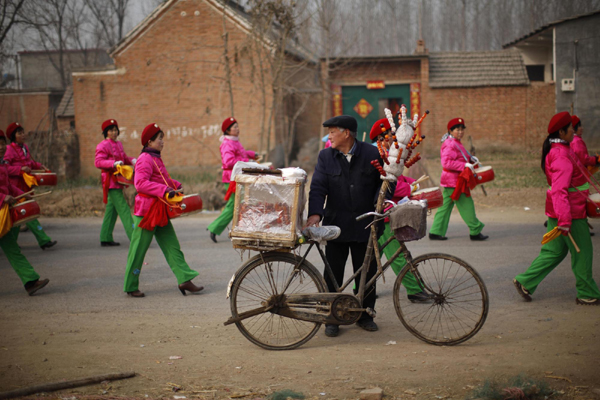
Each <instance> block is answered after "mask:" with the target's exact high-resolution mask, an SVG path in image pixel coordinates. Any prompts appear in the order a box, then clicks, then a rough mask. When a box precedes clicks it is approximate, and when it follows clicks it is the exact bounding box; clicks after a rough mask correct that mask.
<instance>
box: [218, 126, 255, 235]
mask: <svg viewBox="0 0 600 400" xmlns="http://www.w3.org/2000/svg"><path fill="white" fill-rule="evenodd" d="M221 130H222V131H223V136H221V138H220V139H219V140H220V141H221V147H220V149H221V160H222V163H223V165H222V168H223V183H224V184H225V185H227V189H228V190H227V191H228V195H230V197H229V199H228V200H227V204H226V205H225V208H224V209H223V211H222V212H221V215H219V216H218V217H217V219H215V220H214V221H213V222H212V223H211V224H210V225H209V226H208V231H209V232H210V239H211V240H212V241H213V242H215V243H217V236H219V235H220V234H221V233H222V232H223V231H224V230H225V228H226V227H227V225H228V224H229V223H230V222H231V220H232V219H233V206H234V204H235V196H232V195H231V193H230V192H231V191H233V189H234V188H232V187H231V185H232V183H231V170H232V169H233V166H234V165H235V163H236V162H238V161H248V160H255V159H256V158H257V155H256V153H255V152H254V151H249V150H246V149H244V146H242V144H241V143H240V141H239V135H240V127H239V125H238V123H237V121H236V120H235V118H233V117H229V118H227V119H225V121H223V123H222V124H221ZM233 184H235V182H234V183H233Z"/></svg>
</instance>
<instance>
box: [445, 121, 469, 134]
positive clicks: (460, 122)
mask: <svg viewBox="0 0 600 400" xmlns="http://www.w3.org/2000/svg"><path fill="white" fill-rule="evenodd" d="M456 125H462V126H465V120H464V119H463V118H452V119H451V120H450V122H448V132H450V129H451V128H452V127H453V126H456Z"/></svg>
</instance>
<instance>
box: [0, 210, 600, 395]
mask: <svg viewBox="0 0 600 400" xmlns="http://www.w3.org/2000/svg"><path fill="white" fill-rule="evenodd" d="M481 201H482V202H483V203H482V205H481V206H478V213H479V217H480V219H481V220H482V221H484V222H485V223H486V228H485V230H484V233H486V234H489V235H490V236H491V238H490V240H489V241H486V242H483V243H474V242H471V241H470V240H469V238H468V230H467V228H466V226H465V225H464V223H463V222H462V221H461V220H460V219H459V217H458V214H457V213H456V212H455V214H454V215H453V217H452V221H451V226H450V230H449V233H448V236H449V237H450V240H448V241H447V242H431V241H429V240H428V239H424V240H421V241H419V242H415V243H411V244H410V246H409V248H410V250H411V251H412V252H413V255H415V256H416V255H419V254H423V253H426V252H431V251H437V252H444V253H450V254H453V255H456V256H458V257H460V258H463V259H465V260H466V261H467V262H469V263H470V264H472V265H473V266H474V267H475V268H476V269H477V270H478V271H479V272H480V274H481V275H482V277H483V278H484V280H485V282H486V284H487V287H488V290H489V293H490V299H491V309H490V313H489V317H488V320H487V322H486V324H485V326H484V327H483V329H482V330H481V331H480V333H479V334H478V335H477V336H475V337H474V338H473V339H471V340H470V341H468V342H466V343H465V344H462V345H459V346H455V347H435V346H431V345H427V344H425V343H423V342H421V341H419V340H418V339H417V338H415V337H413V336H412V335H411V334H410V333H408V332H407V331H406V330H405V329H404V327H403V326H402V325H401V323H400V321H399V320H398V318H397V317H396V315H395V311H394V307H393V303H392V296H391V290H392V287H393V279H392V275H391V272H389V273H387V278H388V279H387V283H386V284H380V285H379V287H378V289H379V299H378V301H377V311H378V315H377V319H376V320H377V322H378V324H379V327H380V330H379V331H378V332H375V333H369V332H365V331H363V330H361V329H360V328H358V327H355V326H348V327H342V330H341V334H340V336H339V337H337V338H328V337H325V335H324V333H323V332H324V329H323V328H321V330H320V331H319V332H318V334H317V336H316V337H315V338H313V339H312V340H311V341H309V342H308V343H307V344H306V345H304V346H303V347H301V348H299V349H297V350H293V351H288V352H269V351H265V350H263V349H261V348H258V347H256V346H254V345H252V344H251V343H250V342H248V341H247V340H246V339H245V338H244V337H243V336H242V335H241V334H240V333H239V332H238V331H237V329H236V328H235V326H228V327H225V326H223V322H224V321H225V320H226V319H227V318H228V317H229V315H230V313H229V304H228V301H227V300H226V299H225V290H226V286H227V282H228V281H229V279H230V277H231V276H232V274H233V273H234V272H235V270H236V269H237V268H238V266H239V265H240V264H241V260H240V255H239V254H238V253H237V252H236V251H234V250H233V249H232V248H231V245H230V243H229V242H228V240H227V239H226V238H225V236H222V237H221V238H220V242H219V243H218V244H213V243H212V242H211V241H210V240H209V239H208V235H207V232H206V227H207V225H208V224H209V223H210V222H211V221H212V219H213V218H214V216H215V214H212V215H200V216H197V217H189V218H182V219H179V220H176V221H175V228H176V230H177V233H178V235H179V238H180V241H181V244H182V248H183V251H184V253H185V255H186V259H187V261H188V263H189V264H190V265H191V266H192V268H195V269H197V270H198V271H199V272H200V277H199V278H197V279H196V281H197V282H199V283H202V284H203V285H204V286H205V291H204V293H203V294H201V295H197V296H191V295H188V296H186V297H184V296H182V295H181V294H180V293H179V291H178V290H177V287H176V281H175V278H174V276H173V275H172V273H171V271H170V270H169V268H168V266H167V265H166V262H165V260H164V258H163V256H162V254H161V253H160V249H159V248H158V246H157V245H156V243H153V245H152V247H151V249H150V251H149V252H148V255H147V257H146V262H147V265H144V270H143V272H142V276H141V281H142V286H141V289H142V290H143V291H144V292H146V295H147V297H146V298H143V299H133V298H128V297H126V296H125V295H124V294H123V292H122V286H123V274H124V268H125V262H126V257H127V249H128V247H127V246H126V244H127V239H126V237H125V235H124V233H123V231H122V228H121V227H120V226H119V224H117V229H116V233H117V237H116V239H117V240H119V241H121V242H122V243H123V244H124V246H121V247H117V248H100V246H99V243H98V234H99V230H100V225H101V220H100V219H99V218H81V219H42V223H43V224H44V226H45V228H46V230H47V232H48V233H49V234H50V235H51V236H52V237H53V238H54V239H56V240H58V241H59V244H58V246H56V247H55V248H54V249H51V250H49V251H46V252H42V251H41V250H40V249H39V248H38V247H37V245H36V244H35V242H34V239H33V236H32V235H31V234H30V233H22V234H21V238H20V244H21V246H22V249H23V252H24V254H26V256H27V257H28V258H29V260H30V261H31V262H32V263H33V264H34V265H35V267H36V269H37V270H38V272H39V273H40V274H41V275H42V276H43V277H48V278H50V284H49V285H48V287H47V288H46V289H44V290H43V291H41V292H40V293H39V295H37V296H34V297H28V296H26V295H25V292H24V290H23V288H22V286H21V284H20V282H19V281H18V278H17V277H16V275H15V274H14V272H13V271H12V270H11V268H10V266H9V265H8V263H7V261H6V258H4V256H3V255H2V256H0V273H1V274H2V280H1V281H0V310H1V311H0V326H1V327H2V328H1V329H0V389H1V390H3V391H4V390H11V389H16V388H19V387H24V386H30V385H34V384H41V383H46V382H52V381H59V380H63V379H75V378H81V377H87V376H91V375H97V374H106V373H115V372H120V371H129V370H133V371H136V372H137V373H138V374H139V375H138V376H137V377H136V378H133V379H129V380H124V381H119V382H114V383H111V384H109V385H95V386H89V387H85V388H79V389H73V390H69V391H66V392H64V393H63V394H62V395H61V397H71V396H73V395H80V394H83V395H98V394H105V395H114V396H117V395H119V396H135V397H144V396H145V395H148V396H149V397H161V396H166V397H172V396H173V395H183V396H187V397H188V398H190V397H205V398H213V396H214V397H216V398H226V397H231V396H236V395H244V394H249V393H253V394H252V395H251V397H249V398H253V397H263V396H264V395H265V394H268V393H270V392H271V391H277V390H281V389H292V390H294V391H297V392H302V393H304V394H305V395H307V396H308V397H318V398H357V397H358V393H359V391H360V390H362V389H364V388H368V387H372V386H379V387H381V388H383V389H384V391H385V393H386V394H387V395H389V396H394V397H402V398H414V397H417V398H432V399H436V398H445V397H452V398H463V397H464V395H465V394H466V393H467V392H468V391H469V389H470V388H471V386H474V385H477V384H479V383H481V382H482V381H483V380H484V379H488V378H496V377H509V376H514V375H517V374H519V373H523V374H526V375H527V376H531V377H534V378H541V379H546V380H547V381H548V382H549V383H551V384H553V385H558V386H559V387H562V386H561V385H567V386H570V387H574V386H584V387H585V388H580V389H579V390H580V392H578V393H580V395H581V396H580V397H581V398H587V399H589V398H593V397H594V394H592V392H591V390H592V389H593V388H598V387H600V383H599V382H600V380H599V376H600V365H599V364H598V360H599V359H600V309H599V308H597V307H587V308H586V307H580V306H579V307H578V306H576V305H575V280H574V277H573V274H572V273H571V270H570V266H569V263H568V260H567V261H565V262H564V263H563V264H561V265H560V266H559V267H558V268H557V269H556V270H555V271H554V272H553V273H552V274H551V275H550V276H549V277H548V278H547V279H546V281H544V283H543V284H542V285H541V286H540V287H539V289H538V291H537V292H536V294H535V296H534V297H535V298H534V301H533V302H532V303H523V302H522V301H521V300H520V298H519V297H518V296H517V293H516V292H515V290H514V287H513V285H512V278H513V277H514V276H515V275H516V274H517V273H519V272H521V271H523V270H524V269H525V268H526V267H527V266H528V265H529V263H530V262H531V260H533V258H534V257H535V256H536V255H537V254H538V252H539V248H540V240H541V237H542V235H543V233H544V227H543V226H542V223H543V221H544V218H543V210H541V208H540V207H539V203H538V204H536V205H534V206H532V207H530V208H532V209H531V210H529V211H524V210H523V205H522V204H516V205H514V206H515V207H513V208H506V207H500V208H499V207H493V206H492V205H490V204H492V203H489V204H487V205H486V204H485V201H486V200H481ZM525 205H527V204H525ZM492 209H493V212H492ZM429 223H431V220H430V221H429ZM593 241H594V244H595V255H594V256H595V259H596V260H600V254H599V251H600V235H597V236H596V237H594V238H593ZM315 254H316V253H315ZM315 254H313V257H311V258H310V260H311V261H312V262H313V264H315V265H317V266H320V265H321V264H320V262H319V260H318V259H317V258H315V257H314V255H315ZM595 279H596V281H597V282H600V270H598V269H596V271H595ZM389 341H395V342H396V343H397V344H395V345H386V344H387V343H388V342H389ZM171 356H181V357H182V358H181V359H175V360H171V359H170V357H171ZM546 375H552V376H556V377H562V378H565V379H568V380H570V381H571V383H567V381H565V380H557V379H554V378H544V377H545V376H546ZM173 385H176V386H178V387H181V388H183V390H182V391H180V392H178V393H174V392H173V391H172V387H173ZM436 396H438V397H436ZM576 397H577V396H576Z"/></svg>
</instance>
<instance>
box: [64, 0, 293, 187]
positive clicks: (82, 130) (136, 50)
mask: <svg viewBox="0 0 600 400" xmlns="http://www.w3.org/2000/svg"><path fill="white" fill-rule="evenodd" d="M196 14H197V15H196ZM226 29H227V31H228V33H229V38H228V41H229V46H228V47H229V54H230V57H231V65H232V82H233V88H234V97H235V117H236V119H237V120H238V121H239V124H240V130H241V135H240V140H241V142H242V144H243V145H244V146H245V147H246V148H247V149H252V150H259V149H258V147H259V143H260V129H261V118H262V101H261V97H262V96H261V93H260V91H259V90H258V89H257V82H256V80H257V79H258V75H257V65H255V63H254V59H253V58H252V53H251V51H250V50H249V49H248V46H247V45H248V37H247V35H246V33H245V32H243V31H242V30H240V29H238V27H237V26H235V25H234V24H233V23H232V22H230V21H229V20H228V19H227V20H226ZM222 33H223V15H222V14H221V13H220V12H219V11H217V10H215V9H214V8H212V7H211V6H210V5H209V4H208V3H207V2H205V1H199V0H193V1H179V2H176V3H174V5H173V6H171V7H170V8H168V9H167V10H166V11H164V12H163V14H162V15H159V16H158V17H157V19H156V21H155V22H154V23H153V24H152V26H151V29H147V30H146V31H143V32H142V34H141V35H140V36H139V37H138V38H136V39H135V40H134V41H133V42H132V43H130V44H129V45H128V46H127V47H125V48H124V49H123V50H122V51H119V52H117V53H116V54H115V66H116V70H115V71H111V72H100V73H92V72H89V73H75V74H73V78H74V79H73V91H74V99H75V115H76V127H77V132H78V133H79V135H80V146H81V167H82V174H83V175H86V176H89V175H94V174H97V173H98V171H97V170H96V169H95V168H94V151H95V148H96V145H97V144H98V142H100V140H102V135H101V131H100V126H101V123H102V122H103V121H104V120H106V119H108V118H114V119H116V120H117V121H118V122H119V125H120V127H121V130H122V134H121V137H120V140H121V141H122V142H123V145H124V147H125V150H126V152H127V153H128V154H130V155H132V156H134V155H137V154H139V152H140V149H141V144H140V141H139V140H140V139H139V137H140V135H141V132H142V130H143V129H144V127H145V126H146V125H147V124H149V123H152V122H156V123H158V124H159V125H160V126H161V128H162V129H163V131H164V132H165V134H166V143H165V149H164V151H163V157H164V159H165V162H166V165H167V166H169V169H170V170H173V171H176V172H177V171H179V172H194V171H198V167H209V168H215V167H218V166H220V162H221V161H220V153H219V145H220V142H219V140H218V139H219V137H220V136H221V122H222V121H223V120H224V119H225V118H226V117H229V116H230V114H231V111H230V105H229V95H228V92H227V90H226V82H225V80H224V79H223V78H224V76H225V74H224V68H223V63H222V62H221V59H222V55H223V39H222V37H221V35H222ZM266 103H267V107H269V108H270V105H271V98H270V96H269V94H267V101H266ZM267 115H269V113H268V112H267ZM300 136H302V134H300ZM274 140H275V139H274V135H273V136H272V139H271V143H274ZM264 142H265V144H266V140H265V141H264Z"/></svg>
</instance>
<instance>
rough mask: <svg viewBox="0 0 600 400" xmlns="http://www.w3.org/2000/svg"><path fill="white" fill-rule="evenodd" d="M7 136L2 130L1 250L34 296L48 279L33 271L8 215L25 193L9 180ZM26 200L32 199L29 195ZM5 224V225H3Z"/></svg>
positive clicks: (0, 168) (0, 154) (0, 153)
mask: <svg viewBox="0 0 600 400" xmlns="http://www.w3.org/2000/svg"><path fill="white" fill-rule="evenodd" d="M6 147H7V143H6V136H5V135H4V132H2V131H1V130H0V217H3V218H0V248H1V249H2V252H3V253H4V255H5V256H6V258H8V262H9V263H10V265H11V266H12V267H13V269H14V270H15V272H16V273H17V275H18V276H19V278H20V279H21V282H23V285H25V290H26V291H27V294H29V295H30V296H33V295H34V294H35V292H37V291H38V290H40V289H41V288H43V287H44V286H46V285H47V284H48V282H49V280H48V279H40V276H39V275H38V273H37V272H35V270H34V269H33V267H32V266H31V264H30V263H29V261H27V259H26V258H25V256H24V255H23V254H22V253H21V249H20V248H19V245H18V244H17V233H18V231H19V227H18V226H17V227H14V228H13V227H12V222H11V221H10V216H9V215H7V214H6V213H8V207H9V206H10V205H12V204H14V203H15V202H16V200H15V197H16V196H19V195H21V194H23V191H22V190H20V189H19V188H18V187H16V186H15V185H13V184H12V183H11V181H10V178H9V168H10V167H9V166H8V163H7V162H6V161H5V160H3V157H4V155H5V153H6ZM25 198H26V199H28V200H29V199H31V197H30V196H29V195H27V196H25ZM2 222H4V224H2Z"/></svg>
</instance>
